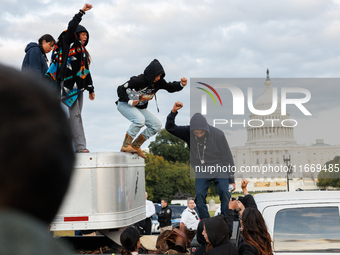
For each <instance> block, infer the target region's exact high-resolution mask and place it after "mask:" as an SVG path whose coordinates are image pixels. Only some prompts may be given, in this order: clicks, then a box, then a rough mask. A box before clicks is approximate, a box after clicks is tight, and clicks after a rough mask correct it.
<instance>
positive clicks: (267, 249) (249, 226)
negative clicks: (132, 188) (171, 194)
mask: <svg viewBox="0 0 340 255" xmlns="http://www.w3.org/2000/svg"><path fill="white" fill-rule="evenodd" d="M247 184H248V180H246V179H242V182H241V188H242V190H243V196H239V197H237V198H236V199H230V201H229V204H228V208H227V210H226V211H225V212H221V211H220V213H218V211H219V210H221V207H219V209H218V210H216V212H217V213H216V214H215V216H214V217H209V218H200V217H199V214H198V213H197V212H196V211H195V209H194V208H195V202H194V198H192V197H190V198H188V199H187V206H188V207H187V208H185V209H184V210H183V212H182V216H181V221H180V226H179V227H178V228H179V229H181V227H185V228H186V229H188V230H193V231H195V234H196V238H197V242H198V243H199V244H200V246H199V247H197V249H196V251H195V253H194V254H196V255H203V254H216V255H273V241H272V239H271V236H270V234H269V233H268V230H267V227H266V223H265V221H264V219H263V217H262V215H261V213H260V212H259V211H258V209H257V206H256V203H255V200H254V198H253V196H252V195H251V194H249V193H248V190H247ZM165 200H166V199H163V200H162V209H161V212H160V213H158V214H157V215H158V221H159V222H160V223H161V224H162V225H161V233H163V232H164V231H169V230H172V225H171V209H170V208H169V207H168V204H167V200H166V201H165ZM146 201H147V202H146V204H147V203H148V201H149V200H146ZM146 210H147V211H148V210H150V209H148V208H147V209H146ZM169 210H170V211H169ZM164 222H167V223H166V224H165V223H164ZM234 222H239V225H238V226H239V231H240V233H241V235H240V238H239V241H238V246H237V247H236V246H235V245H234V243H233V242H231V241H230V238H231V236H232V234H233V229H234V227H233V226H234ZM165 225H166V226H165ZM136 229H137V228H135V227H129V228H127V229H126V230H125V231H124V232H123V234H122V235H121V244H122V254H138V253H137V252H138V248H139V247H141V248H143V246H142V245H141V244H140V242H139V236H140V235H142V234H141V233H140V232H138V230H136ZM128 233H129V234H128ZM136 233H138V234H139V235H137V234H136ZM144 234H145V233H144ZM125 244H128V245H125ZM155 245H156V244H155ZM140 251H142V249H141V250H140Z"/></svg>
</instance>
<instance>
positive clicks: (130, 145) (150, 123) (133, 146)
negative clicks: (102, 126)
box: [116, 59, 187, 158]
mask: <svg viewBox="0 0 340 255" xmlns="http://www.w3.org/2000/svg"><path fill="white" fill-rule="evenodd" d="M164 76H165V72H164V69H163V67H162V65H161V63H160V62H159V61H158V60H157V59H154V60H153V61H151V63H150V64H149V65H148V66H147V67H146V68H145V70H144V73H143V74H140V75H138V76H133V77H131V78H130V80H129V81H127V82H126V83H124V84H123V85H120V86H119V87H118V89H117V93H118V97H119V99H118V101H117V102H116V104H117V105H118V111H119V112H120V113H121V114H122V115H123V116H124V117H125V118H127V119H128V120H129V121H131V122H132V123H131V125H130V127H129V129H128V130H127V132H126V135H125V138H124V142H123V146H122V148H121V151H122V152H130V153H137V154H138V155H139V156H141V157H142V158H146V156H145V155H144V153H143V152H142V149H141V145H142V144H143V143H144V142H145V141H146V140H147V139H149V138H150V137H151V136H153V135H155V134H157V132H158V131H160V129H161V127H162V123H161V122H160V120H159V119H158V118H157V117H156V116H154V115H153V114H152V113H151V112H149V111H148V110H147V109H146V108H147V107H148V102H149V101H150V100H151V99H152V98H153V97H154V96H155V97H156V93H157V91H158V90H160V89H164V90H166V91H168V92H170V93H173V92H177V91H180V90H182V89H183V87H185V86H186V85H187V79H186V78H181V81H180V82H179V81H175V82H166V81H165V80H164ZM156 103H157V101H156ZM144 126H146V129H144V130H143V131H142V133H141V134H140V135H139V136H138V137H137V138H136V139H135V140H134V141H133V139H134V138H135V137H136V136H137V134H138V133H139V131H140V130H141V129H142V128H143V127H144ZM132 141H133V142H132Z"/></svg>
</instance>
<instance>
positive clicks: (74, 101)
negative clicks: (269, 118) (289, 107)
mask: <svg viewBox="0 0 340 255" xmlns="http://www.w3.org/2000/svg"><path fill="white" fill-rule="evenodd" d="M91 9H92V5H90V4H85V5H84V7H83V8H82V9H80V10H79V12H78V13H77V14H75V15H74V17H73V18H72V19H71V21H69V23H68V26H67V29H66V30H65V31H63V32H62V33H61V34H60V35H59V37H58V39H57V40H55V39H54V38H53V37H52V36H51V35H49V34H45V35H43V36H42V37H41V38H40V39H39V40H38V43H35V42H31V43H29V44H28V45H27V47H26V49H25V57H24V60H23V63H22V70H23V71H25V72H29V73H30V74H31V75H34V76H35V78H36V83H37V84H45V85H46V84H47V81H49V85H50V87H51V88H52V89H54V92H55V93H54V94H49V97H53V96H51V95H54V97H55V102H57V101H58V100H57V99H59V100H61V102H63V103H64V104H65V105H66V106H67V107H68V110H69V120H68V124H65V120H66V119H65V117H64V116H63V115H60V114H61V113H60V112H58V111H59V110H56V109H54V108H55V107H56V106H55V105H48V103H46V102H44V100H43V99H39V98H38V99H39V100H40V101H41V102H39V100H35V102H36V104H39V103H41V105H43V104H45V105H46V106H47V107H49V108H50V109H52V108H53V114H56V116H57V115H58V118H59V119H58V121H59V122H58V125H56V126H58V128H59V129H56V130H54V131H53V130H52V131H53V132H54V133H53V132H52V131H51V134H50V136H52V135H55V136H54V137H53V138H52V137H51V141H53V139H54V140H57V137H58V135H59V136H60V137H61V138H62V139H63V140H65V144H64V145H60V144H59V142H60V141H62V140H60V141H55V143H56V146H54V145H53V144H49V146H48V148H47V147H46V146H45V144H44V143H43V141H41V146H40V145H39V144H38V143H39V141H40V140H43V139H38V140H39V141H38V142H37V144H36V143H34V145H32V148H34V147H37V148H38V149H40V150H39V151H38V154H37V155H45V154H44V153H47V152H50V150H51V149H58V148H61V149H62V150H63V153H60V152H59V151H58V153H55V155H59V154H60V157H59V158H52V159H51V161H50V162H54V163H56V164H55V167H56V172H55V173H59V172H62V173H61V174H59V175H58V176H57V178H55V184H56V185H57V184H58V185H59V184H60V183H61V181H62V182H63V184H62V185H61V187H62V189H59V190H60V191H59V193H58V194H56V195H55V201H56V203H55V204H53V206H52V205H51V206H50V207H48V206H47V204H46V203H42V202H44V201H40V202H39V201H33V204H34V203H36V204H37V206H36V207H35V206H32V204H31V202H32V201H30V199H32V198H33V197H37V196H34V192H36V191H35V190H33V189H32V191H31V192H33V193H32V196H31V197H30V199H28V200H27V201H25V199H24V198H23V197H20V198H19V195H18V194H19V191H23V190H22V189H24V188H26V191H28V190H29V189H30V188H29V186H28V184H26V183H25V185H22V189H19V188H17V189H15V187H18V185H13V186H9V185H10V184H11V183H12V182H14V180H11V179H8V182H7V183H8V185H3V187H6V188H9V189H10V190H12V191H13V192H12V195H11V196H10V197H5V196H1V197H0V198H1V199H0V201H1V203H0V205H1V206H5V207H8V208H14V209H15V210H18V211H19V213H18V215H16V212H15V213H13V214H12V213H11V211H9V212H6V211H4V212H3V213H2V214H3V215H2V217H1V219H2V221H4V219H6V218H11V217H14V218H17V219H18V220H20V218H21V217H25V214H26V213H27V214H28V215H35V216H36V217H37V218H38V219H40V220H41V221H42V222H43V223H49V222H50V221H51V220H52V218H53V216H54V215H55V213H56V210H57V209H58V206H59V204H60V202H61V199H62V197H63V195H64V193H65V191H66V188H67V184H68V182H69V178H70V173H71V170H72V164H73V160H74V156H73V152H76V153H89V150H88V149H87V145H86V138H85V132H84V127H83V122H82V117H81V112H82V106H83V92H84V91H85V90H87V91H88V92H89V99H90V100H94V99H95V92H94V86H93V81H92V77H91V73H90V71H89V66H90V63H91V57H90V54H89V52H88V51H87V49H86V46H87V44H88V42H89V32H88V31H87V29H86V28H85V27H84V26H82V25H80V22H81V20H82V17H83V16H84V15H85V14H86V12H87V11H89V10H91ZM51 51H53V52H52V59H51V64H50V65H49V66H48V63H49V61H48V59H47V56H46V54H47V53H49V52H51ZM10 72H13V71H12V70H10ZM0 75H3V76H4V79H5V80H8V79H9V78H8V77H7V76H5V74H3V73H0ZM23 77H24V76H23ZM164 77H165V71H164V68H163V66H162V65H161V63H160V62H159V61H158V60H157V59H154V60H152V61H151V63H150V64H149V65H148V66H147V67H146V68H145V70H144V72H143V73H142V74H139V75H137V76H132V77H131V78H130V79H129V80H128V81H127V82H125V83H124V84H122V85H120V86H118V88H117V97H118V100H117V101H116V104H117V109H118V111H119V112H120V113H121V114H122V115H123V116H124V117H125V118H126V119H127V120H128V121H130V122H131V125H130V126H129V128H128V129H127V131H126V134H125V138H124V140H123V145H122V147H121V152H125V153H137V154H138V155H139V156H140V157H142V158H146V156H145V155H144V153H143V151H142V149H141V146H142V144H143V143H144V142H145V141H146V140H147V139H149V138H150V137H152V136H154V135H155V134H157V132H159V131H160V129H161V126H162V124H161V121H160V120H159V119H158V118H157V117H156V116H155V115H153V114H152V113H151V112H150V111H148V110H147V106H148V102H149V101H150V100H152V99H153V98H154V97H155V100H156V93H157V92H158V90H160V89H164V90H166V91H167V92H170V93H173V92H178V91H181V90H182V89H183V88H184V87H185V86H186V85H187V79H186V78H184V77H183V78H181V79H180V81H175V82H167V81H165V79H164ZM20 79H23V78H20V76H19V78H17V80H12V81H10V82H9V84H11V82H12V83H17V82H19V80H20ZM30 79H31V78H30ZM28 81H30V80H29V79H28ZM13 87H14V86H13ZM32 87H34V86H32ZM46 87H47V86H46ZM39 89H40V88H39ZM2 90H3V93H9V94H8V95H9V97H10V98H12V95H11V94H10V93H11V92H10V87H8V88H7V87H4V88H2ZM6 90H8V91H6ZM22 90H23V91H25V90H27V91H26V92H27V95H29V94H30V93H33V92H34V93H37V92H35V91H33V90H36V89H35V88H34V89H27V88H22ZM42 91H43V90H42ZM13 93H14V92H13ZM43 93H45V92H42V94H43ZM35 97H36V95H35ZM13 98H14V97H13ZM18 100H19V95H18ZM20 100H22V101H20V103H19V102H18V105H19V106H18V105H17V106H16V107H17V108H18V112H19V111H21V110H22V109H21V108H20V107H27V106H28V104H27V105H25V104H24V103H25V102H26V101H25V100H26V98H25V97H24V96H23V95H20ZM7 101H8V99H7V98H5V97H4V99H3V101H2V103H4V102H5V103H6V102H7ZM8 102H9V101H8ZM11 103H12V102H11ZM156 103H157V100H156ZM54 104H56V103H54ZM6 106H7V105H6ZM29 106H30V107H31V108H32V107H33V108H34V107H39V106H35V105H34V104H29ZM13 107H14V106H13ZM182 107H183V103H182V102H176V103H175V104H174V106H173V108H172V110H171V112H170V114H169V115H168V116H167V119H166V130H167V131H168V132H169V133H171V134H172V135H174V136H176V137H178V138H180V139H182V140H184V141H185V142H186V143H187V145H188V147H189V148H190V164H191V167H192V169H195V170H196V169H201V168H202V167H209V166H211V165H220V166H225V167H227V168H228V169H230V168H231V167H233V166H234V162H233V157H232V154H231V151H230V148H229V145H228V142H227V139H226V137H225V135H224V133H223V132H222V131H221V130H219V129H218V128H215V127H213V126H211V125H209V124H208V122H207V120H206V118H205V117H204V116H203V115H202V114H200V113H195V114H194V115H193V116H192V118H191V120H190V125H187V126H177V125H176V123H175V118H176V116H177V114H178V110H180V109H181V108H182ZM33 108H32V109H33ZM40 110H41V116H45V115H46V114H48V109H47V108H46V109H44V108H42V107H40ZM53 114H52V117H53V116H54V115H53ZM59 115H60V116H59ZM46 116H47V115H46ZM2 117H3V115H2ZM6 118H7V117H3V119H6ZM35 118H36V117H35ZM31 120H32V119H30V121H31ZM33 120H34V119H33ZM6 121H8V123H9V122H10V121H11V116H8V119H6ZM25 121H26V120H24V119H23V120H22V122H23V123H24V122H25ZM36 121H37V124H36V125H37V126H39V125H40V126H39V127H41V128H42V129H44V128H46V127H48V125H49V123H48V121H47V119H46V120H39V117H38V118H36ZM49 121H50V122H51V123H52V122H54V121H56V120H55V119H53V118H50V120H49ZM20 123H21V122H20V119H19V122H18V124H20ZM34 123H35V122H34V121H33V122H32V123H31V122H29V123H24V124H25V125H24V126H25V127H31V129H32V130H31V131H32V134H31V133H29V132H27V134H26V133H25V134H23V135H22V137H21V136H20V137H18V134H19V135H20V132H19V131H20V127H19V126H18V130H12V131H17V133H16V134H14V135H13V136H12V137H18V139H20V140H22V141H24V140H25V139H26V137H27V136H29V135H33V137H35V134H34V130H33V129H34V128H35V124H34ZM33 124H34V125H33ZM6 125H7V124H6V122H2V123H1V126H0V129H1V128H7V129H8V128H9V127H7V126H6ZM11 125H12V124H11ZM62 125H63V127H61V126H62ZM50 126H52V124H51V125H50ZM68 126H70V130H68ZM144 126H145V127H146V128H144V130H142V128H143V127H144ZM39 131H40V132H44V131H43V130H41V129H39ZM52 133H53V134H52ZM68 133H70V134H72V141H73V147H72V148H73V150H72V149H70V148H71V147H70V146H69V145H70V143H69V142H70V141H71V139H70V137H69V135H68ZM48 135H49V133H48V132H46V133H44V137H45V136H46V137H47V136H48ZM6 139H7V138H6V137H3V138H1V137H0V146H1V145H4V144H5V142H6V144H9V141H7V140H6ZM29 141H30V140H28V142H29ZM1 142H2V143H3V144H1ZM28 142H27V146H26V147H25V143H24V146H23V145H22V144H21V146H20V147H19V148H16V150H14V149H13V152H15V151H16V152H15V154H19V153H21V150H22V151H25V152H26V151H28V150H27V149H28V148H31V147H29V144H28ZM38 145H39V146H40V147H39V146H38ZM45 147H46V148H45ZM62 147H63V148H62ZM3 148H4V147H3ZM3 148H0V153H2V154H4V155H3V158H8V157H7V154H6V153H7V152H6V151H8V153H9V152H12V151H11V150H10V148H8V147H6V149H3ZM20 148H21V149H20ZM44 149H45V151H43V150H44ZM5 154H6V155H5ZM50 154H53V153H52V152H51V153H50ZM34 156H36V155H34ZM61 157H63V160H61ZM40 158H41V157H40V156H37V157H36V159H34V160H32V157H31V158H30V160H29V161H31V162H32V167H31V168H27V169H30V171H32V173H34V172H37V171H40V170H39V169H40V168H37V167H36V166H35V165H34V164H33V163H34V162H38V160H39V159H40ZM65 159H67V160H66V161H65ZM46 160H47V159H46V158H45V159H44V161H43V162H42V163H44V162H45V161H46ZM18 164H19V165H20V162H13V166H12V165H11V164H9V163H8V165H5V166H4V167H6V169H13V171H16V170H15V169H16V168H18V167H19V165H18ZM49 167H50V164H49ZM58 167H59V168H58ZM61 167H63V169H61ZM33 168H35V169H33ZM39 173H40V172H39ZM1 174H2V175H4V176H3V178H2V180H3V181H4V183H6V182H5V180H7V179H6V178H9V176H8V175H5V174H4V173H2V172H1ZM40 174H41V173H40ZM195 174H196V175H195V189H196V194H195V199H194V198H191V197H190V198H188V200H187V205H188V207H187V208H186V209H185V210H184V211H183V213H182V217H181V221H180V226H179V228H180V229H188V230H190V231H194V233H196V235H197V240H198V242H199V243H200V244H201V247H199V249H197V251H196V253H195V254H240V255H272V254H273V242H272V239H271V237H270V235H269V233H268V231H267V228H266V224H265V222H264V219H263V217H262V215H261V213H260V212H259V211H258V210H257V207H256V203H255V201H254V199H253V197H252V196H251V195H250V194H248V192H247V188H246V187H247V183H248V182H247V180H242V184H241V188H242V190H243V193H244V196H240V197H239V198H238V199H236V200H235V199H232V198H231V194H230V192H232V191H233V190H235V188H236V185H235V181H234V176H233V173H232V172H227V173H217V172H216V173H213V174H211V173H203V172H195ZM27 176H28V175H27ZM30 179H32V182H33V177H32V178H28V180H30ZM11 181H12V182H11ZM211 182H214V184H215V185H216V187H217V190H218V195H219V197H220V201H221V206H220V208H219V209H218V210H217V212H216V214H215V217H210V215H209V212H208V208H207V205H206V197H207V191H208V188H209V186H210V184H211ZM45 186H46V185H45ZM45 186H42V187H43V188H46V189H49V190H50V188H51V186H50V185H49V186H48V187H45ZM230 187H232V188H231V189H230ZM23 192H24V191H23ZM28 194H29V193H28ZM40 195H41V193H40ZM16 196H17V197H16ZM18 198H19V199H18ZM145 199H146V219H145V220H143V221H141V222H139V223H138V224H136V225H135V226H132V227H128V228H126V229H125V230H124V232H123V233H122V234H121V237H120V241H121V245H122V250H121V254H126V255H127V254H138V248H139V247H140V246H141V245H140V239H139V237H140V236H141V235H150V234H151V224H152V223H151V216H152V215H153V214H155V207H154V205H153V203H152V202H151V201H149V200H147V193H146V194H145ZM13 201H16V202H15V203H14V202H13ZM29 201H30V206H28V202H29ZM38 202H39V203H38ZM45 202H46V201H45ZM195 203H196V204H195ZM161 205H162V208H161V210H160V212H159V213H157V218H158V221H159V225H160V232H161V234H162V233H163V232H165V231H172V230H173V229H172V223H171V215H172V210H171V208H170V207H169V206H168V200H167V198H163V199H162V200H161ZM196 205H197V212H196V210H195V209H194V208H195V206H196ZM32 208H33V209H32ZM46 210H47V211H46ZM45 211H46V212H45ZM6 213H7V214H6ZM20 213H23V215H20ZM235 220H236V221H239V222H240V231H241V240H240V244H239V245H238V248H236V247H235V246H234V245H233V244H232V243H231V242H230V237H231V236H232V232H233V222H234V221H235ZM0 224H3V223H2V222H1V221H0ZM39 224H40V223H39V222H37V224H36V226H38V225H39ZM41 225H42V226H43V225H44V224H41ZM12 227H13V228H14V227H16V226H12ZM29 227H32V228H34V226H28V228H29ZM40 228H41V226H40ZM42 236H43V235H42ZM47 242H49V241H47Z"/></svg>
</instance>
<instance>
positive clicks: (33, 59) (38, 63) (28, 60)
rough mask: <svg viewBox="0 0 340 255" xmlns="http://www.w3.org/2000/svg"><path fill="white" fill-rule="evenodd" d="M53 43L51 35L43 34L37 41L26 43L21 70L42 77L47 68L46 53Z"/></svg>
mask: <svg viewBox="0 0 340 255" xmlns="http://www.w3.org/2000/svg"><path fill="white" fill-rule="evenodd" d="M54 43H55V40H54V38H53V37H52V35H49V34H45V35H43V36H42V37H40V38H39V40H38V43H36V42H30V43H29V44H27V46H26V48H25V52H26V54H25V57H24V60H23V62H22V66H21V70H22V71H28V72H31V71H32V72H35V74H37V75H40V77H44V76H45V73H46V71H47V69H48V66H47V63H48V59H47V57H46V53H49V52H50V51H51V50H52V49H53V45H54Z"/></svg>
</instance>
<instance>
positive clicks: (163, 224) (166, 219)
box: [158, 198, 172, 234]
mask: <svg viewBox="0 0 340 255" xmlns="http://www.w3.org/2000/svg"><path fill="white" fill-rule="evenodd" d="M161 204H162V209H161V211H160V212H159V213H158V222H159V227H160V233H161V234H162V232H164V231H165V230H172V224H171V215H172V210H171V208H170V207H169V206H168V199H167V198H162V200H161Z"/></svg>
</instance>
